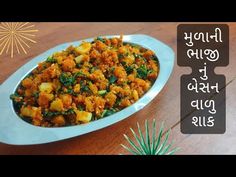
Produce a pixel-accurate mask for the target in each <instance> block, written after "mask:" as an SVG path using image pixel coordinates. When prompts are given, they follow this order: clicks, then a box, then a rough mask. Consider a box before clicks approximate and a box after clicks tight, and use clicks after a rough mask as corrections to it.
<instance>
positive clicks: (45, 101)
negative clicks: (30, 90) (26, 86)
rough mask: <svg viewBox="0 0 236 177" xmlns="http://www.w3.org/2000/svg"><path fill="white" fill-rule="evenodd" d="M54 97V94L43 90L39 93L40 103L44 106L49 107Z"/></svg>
mask: <svg viewBox="0 0 236 177" xmlns="http://www.w3.org/2000/svg"><path fill="white" fill-rule="evenodd" d="M53 98H54V95H53V94H50V93H45V92H41V93H40V94H39V98H38V104H39V106H41V107H43V108H47V107H48V106H49V102H50V101H52V100H53Z"/></svg>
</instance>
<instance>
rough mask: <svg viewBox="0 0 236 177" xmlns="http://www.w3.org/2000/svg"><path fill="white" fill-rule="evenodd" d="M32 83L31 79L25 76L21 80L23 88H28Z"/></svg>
mask: <svg viewBox="0 0 236 177" xmlns="http://www.w3.org/2000/svg"><path fill="white" fill-rule="evenodd" d="M32 84H33V81H32V79H30V78H25V79H24V80H23V81H22V86H23V87H25V88H30V87H31V86H32Z"/></svg>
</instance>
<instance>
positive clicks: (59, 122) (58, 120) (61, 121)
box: [52, 115, 66, 126]
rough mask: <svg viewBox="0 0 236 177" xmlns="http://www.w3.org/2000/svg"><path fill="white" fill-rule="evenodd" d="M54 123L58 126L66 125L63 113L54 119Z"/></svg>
mask: <svg viewBox="0 0 236 177" xmlns="http://www.w3.org/2000/svg"><path fill="white" fill-rule="evenodd" d="M52 123H54V124H55V125H56V126H63V125H65V123H66V121H65V118H64V117H63V116H62V115H59V116H56V117H54V118H53V119H52Z"/></svg>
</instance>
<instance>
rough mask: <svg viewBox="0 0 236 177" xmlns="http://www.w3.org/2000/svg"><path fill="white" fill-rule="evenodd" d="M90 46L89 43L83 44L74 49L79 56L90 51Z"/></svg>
mask: <svg viewBox="0 0 236 177" xmlns="http://www.w3.org/2000/svg"><path fill="white" fill-rule="evenodd" d="M91 47H92V45H91V43H89V42H83V43H82V44H81V45H80V46H79V47H77V48H76V51H77V52H78V53H79V54H85V53H87V52H89V51H90V49H91Z"/></svg>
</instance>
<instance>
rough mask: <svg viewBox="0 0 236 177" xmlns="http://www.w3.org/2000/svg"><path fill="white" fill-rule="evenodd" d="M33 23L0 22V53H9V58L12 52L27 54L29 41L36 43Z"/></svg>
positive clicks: (12, 54)
mask: <svg viewBox="0 0 236 177" xmlns="http://www.w3.org/2000/svg"><path fill="white" fill-rule="evenodd" d="M37 31H38V30H36V29H34V25H32V24H30V23H29V22H5V23H4V22H1V23H0V55H2V54H3V53H4V52H6V54H8V53H10V54H11V58H13V56H14V52H17V53H18V54H20V53H21V52H24V53H25V54H27V51H26V48H30V46H29V44H30V43H36V41H34V40H33V39H32V38H33V37H35V34H34V33H35V32H37Z"/></svg>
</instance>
